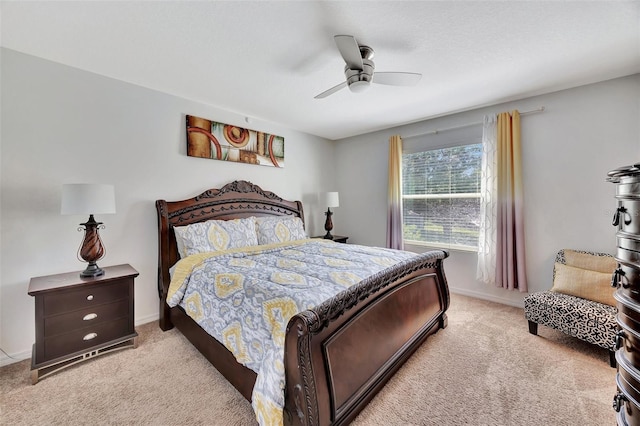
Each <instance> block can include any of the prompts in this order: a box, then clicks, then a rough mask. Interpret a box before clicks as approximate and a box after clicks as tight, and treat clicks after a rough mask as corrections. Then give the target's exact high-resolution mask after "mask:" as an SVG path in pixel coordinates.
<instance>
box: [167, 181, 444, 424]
mask: <svg viewBox="0 0 640 426" xmlns="http://www.w3.org/2000/svg"><path fill="white" fill-rule="evenodd" d="M156 210H157V215H158V238H159V258H158V292H159V296H160V319H159V325H160V327H161V329H162V330H165V331H166V330H169V329H171V328H173V327H174V326H175V327H176V328H177V329H178V330H180V331H181V332H182V333H183V334H184V336H186V338H187V339H188V340H189V341H190V342H191V343H192V344H193V345H194V346H195V347H196V348H197V349H198V350H199V351H200V352H201V353H202V354H203V355H204V356H205V357H206V358H207V359H208V360H209V361H210V362H211V363H212V364H213V365H214V366H215V368H216V369H218V371H219V372H220V373H221V374H223V375H224V377H225V378H226V379H227V380H228V381H229V382H230V383H231V384H232V385H233V386H234V387H235V388H236V389H237V390H238V391H239V392H240V393H241V394H242V395H243V396H244V397H245V398H246V399H247V400H249V401H251V400H252V392H253V389H254V385H255V384H256V379H257V374H256V372H254V371H253V370H252V369H250V368H248V367H246V366H245V365H243V364H242V363H240V362H238V361H237V360H236V357H235V356H234V354H233V353H232V352H231V351H230V350H229V349H228V348H227V347H228V346H225V345H224V344H222V343H220V342H219V341H218V340H217V339H216V338H214V337H212V336H211V335H209V333H208V332H207V331H205V330H204V328H203V327H201V326H200V325H198V323H197V322H196V321H195V320H194V319H192V318H191V317H190V316H189V315H188V314H187V312H186V310H185V308H184V307H183V306H174V307H170V306H169V304H168V303H167V297H168V295H169V289H170V285H171V274H170V270H172V267H173V268H176V263H177V262H178V261H179V260H180V255H179V253H178V244H177V241H176V236H175V233H174V228H175V227H185V226H186V225H192V224H197V223H203V222H206V221H210V220H224V221H232V220H235V219H246V218H253V217H258V218H277V219H278V220H279V218H289V217H291V218H300V220H302V221H304V214H303V206H302V203H301V202H300V201H287V200H284V199H282V198H281V197H279V196H277V195H276V194H274V193H272V192H269V191H265V190H263V189H262V188H260V187H259V186H257V185H254V184H252V183H250V182H247V181H234V182H231V183H229V184H227V185H225V186H223V187H222V188H219V189H210V190H207V191H205V192H203V193H202V194H200V195H198V196H196V197H193V198H188V199H184V200H180V201H169V202H168V201H165V200H158V201H156ZM303 223H304V222H303ZM307 242H308V243H309V246H314V245H315V246H318V245H320V244H324V245H321V248H322V249H325V248H326V247H328V248H331V249H333V250H334V251H336V250H337V251H343V250H341V249H340V247H342V248H346V247H345V245H342V244H340V243H334V242H322V241H318V240H308V241H307ZM296 244H300V245H303V244H306V242H304V241H303V242H299V243H298V242H296ZM331 244H333V245H334V246H330V245H331ZM353 249H357V247H354V248H353ZM278 250H280V249H278ZM360 250H364V251H366V250H368V249H366V248H364V247H361V248H360ZM288 251H292V250H288ZM190 257H193V256H190ZM447 257H448V252H446V251H442V250H434V251H430V252H427V253H423V254H419V255H413V254H412V255H411V256H409V257H407V258H406V259H404V260H402V261H400V262H399V263H397V264H395V265H392V266H387V267H384V268H382V269H380V270H379V271H378V272H376V273H373V274H372V275H370V276H368V277H366V278H364V279H362V280H361V281H360V282H358V283H357V284H355V285H351V286H349V287H347V288H346V289H345V290H343V291H340V292H338V293H337V294H335V295H334V296H332V297H330V298H328V299H327V300H324V301H322V302H321V303H318V304H317V305H314V306H313V307H309V308H308V309H306V310H302V311H299V312H297V313H295V314H294V315H293V316H291V318H290V319H289V320H288V323H287V324H286V331H285V332H284V336H283V337H284V340H283V341H284V343H283V350H284V356H283V360H282V365H283V369H284V373H283V374H284V390H283V394H284V406H283V408H282V410H281V412H282V417H281V418H280V421H276V423H278V422H282V423H284V424H286V425H328V424H336V425H339V424H347V423H349V422H350V421H351V420H353V418H355V416H356V415H357V414H358V412H360V411H361V410H362V409H363V408H364V406H365V405H366V404H367V403H368V402H369V401H370V400H371V399H372V398H373V397H374V396H375V394H376V393H377V392H378V391H379V390H380V389H381V388H382V386H384V384H385V383H386V382H387V381H388V380H389V379H390V378H391V376H392V375H393V374H394V373H395V372H396V371H397V370H398V369H399V368H400V367H401V366H402V364H403V363H404V362H405V361H406V360H407V359H408V358H409V357H410V356H411V354H412V353H413V352H414V351H415V350H416V349H417V348H418V347H419V346H420V345H421V344H422V343H423V342H424V341H425V340H426V339H427V337H428V336H429V335H431V334H433V333H435V332H437V331H438V330H439V329H441V328H445V327H446V325H447V316H446V310H447V309H448V307H449V290H448V286H447V282H446V278H445V274H444V271H443V267H442V263H443V260H444V259H446V258H447ZM182 263H184V262H181V264H182ZM177 266H181V265H177ZM172 272H174V274H175V271H174V270H172ZM214 322H215V321H214ZM364 359H366V361H367V362H362V361H363V360H364ZM416 380H426V378H417V379H416ZM254 409H255V406H254ZM260 422H261V423H270V422H269V421H265V420H264V419H262V421H260Z"/></svg>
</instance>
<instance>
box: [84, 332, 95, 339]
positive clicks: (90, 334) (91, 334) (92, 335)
mask: <svg viewBox="0 0 640 426" xmlns="http://www.w3.org/2000/svg"><path fill="white" fill-rule="evenodd" d="M96 337H98V333H89V334H87V335H86V336H84V337H83V338H82V340H91V339H95V338H96Z"/></svg>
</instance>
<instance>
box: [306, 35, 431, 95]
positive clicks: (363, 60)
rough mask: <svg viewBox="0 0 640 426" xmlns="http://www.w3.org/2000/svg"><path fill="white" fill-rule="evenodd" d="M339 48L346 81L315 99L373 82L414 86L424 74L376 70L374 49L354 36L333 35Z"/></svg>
mask: <svg viewBox="0 0 640 426" xmlns="http://www.w3.org/2000/svg"><path fill="white" fill-rule="evenodd" d="M333 39H334V40H335V42H336V46H338V50H339V51H340V54H341V55H342V59H344V61H345V63H346V64H347V65H345V67H344V75H345V77H346V81H343V82H342V83H340V84H338V85H337V86H333V87H332V88H331V89H329V90H325V91H324V92H322V93H320V94H319V95H316V96H314V99H322V98H326V97H327V96H329V95H332V94H334V93H335V92H337V91H338V90H340V89H343V88H345V87H349V90H351V91H352V92H354V93H360V92H363V91H365V90H366V89H367V88H368V87H369V85H370V84H371V83H376V84H386V85H389V86H413V85H415V84H418V81H420V78H421V77H422V74H419V73H414V72H374V70H375V64H374V63H373V54H374V52H373V49H372V48H371V47H369V46H361V45H359V44H358V42H357V41H356V38H355V37H354V36H350V35H336V36H334V37H333Z"/></svg>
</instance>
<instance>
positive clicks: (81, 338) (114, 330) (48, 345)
mask: <svg viewBox="0 0 640 426" xmlns="http://www.w3.org/2000/svg"><path fill="white" fill-rule="evenodd" d="M131 325H132V322H131V319H130V318H129V317H128V316H127V317H124V318H120V319H118V320H115V321H110V322H104V323H102V324H96V325H95V326H94V327H85V328H81V329H79V330H75V331H72V332H70V333H65V334H59V335H57V336H55V337H52V338H45V339H44V357H45V359H47V360H49V359H54V358H57V357H60V356H64V355H68V354H70V353H74V352H79V351H83V350H87V349H88V348H91V347H92V346H96V345H100V344H102V343H106V342H109V341H110V340H115V339H118V338H121V337H122V336H126V335H127V334H133V333H134V330H133V328H132V327H131Z"/></svg>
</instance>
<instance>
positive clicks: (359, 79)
mask: <svg viewBox="0 0 640 426" xmlns="http://www.w3.org/2000/svg"><path fill="white" fill-rule="evenodd" d="M374 70H375V65H374V64H373V61H371V60H369V59H362V70H353V69H351V68H349V66H346V67H344V75H345V77H346V78H347V85H348V86H349V90H351V91H352V92H356V93H359V92H363V91H365V90H366V89H367V88H368V87H369V85H370V84H371V80H372V79H373V72H374Z"/></svg>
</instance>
